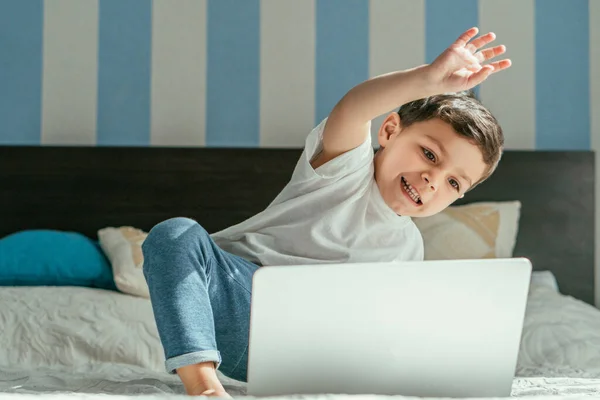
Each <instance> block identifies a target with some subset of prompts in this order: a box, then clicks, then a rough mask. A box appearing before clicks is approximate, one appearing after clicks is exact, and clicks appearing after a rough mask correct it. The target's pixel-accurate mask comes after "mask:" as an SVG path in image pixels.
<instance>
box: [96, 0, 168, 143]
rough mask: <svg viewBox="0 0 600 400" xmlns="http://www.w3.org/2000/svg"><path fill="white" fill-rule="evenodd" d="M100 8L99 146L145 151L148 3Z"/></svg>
mask: <svg viewBox="0 0 600 400" xmlns="http://www.w3.org/2000/svg"><path fill="white" fill-rule="evenodd" d="M99 7H100V8H99V38H98V123H97V132H98V137H97V143H98V144H99V145H113V146H146V145H149V143H150V69H151V32H152V1H151V0H127V1H123V0H102V1H100V2H99ZM173 62H177V60H173Z"/></svg>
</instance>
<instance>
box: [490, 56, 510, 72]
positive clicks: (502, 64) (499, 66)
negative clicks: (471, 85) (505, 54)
mask: <svg viewBox="0 0 600 400" xmlns="http://www.w3.org/2000/svg"><path fill="white" fill-rule="evenodd" d="M487 65H490V66H492V67H494V71H492V72H493V73H496V72H500V71H502V70H505V69H507V68H509V67H510V66H511V65H512V61H511V60H510V59H509V58H507V59H506V60H500V61H496V62H493V63H491V64H487Z"/></svg>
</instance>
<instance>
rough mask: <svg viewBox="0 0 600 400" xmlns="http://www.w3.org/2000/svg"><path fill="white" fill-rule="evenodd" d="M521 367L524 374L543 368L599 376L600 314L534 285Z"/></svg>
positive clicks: (522, 348)
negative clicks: (582, 372)
mask: <svg viewBox="0 0 600 400" xmlns="http://www.w3.org/2000/svg"><path fill="white" fill-rule="evenodd" d="M518 364H519V369H520V370H523V371H527V370H533V371H536V370H540V367H544V368H548V369H550V370H556V369H561V368H567V369H570V370H581V371H586V372H589V373H600V310H598V308H596V307H594V306H591V305H589V304H587V303H584V302H582V301H580V300H577V299H575V298H573V297H571V296H566V295H563V294H561V293H559V292H557V291H556V290H555V288H553V287H551V286H548V285H547V284H545V283H539V282H538V283H535V282H532V284H531V286H530V290H529V297H528V301H527V309H526V313H525V320H524V325H523V334H522V338H521V347H520V352H519V363H518Z"/></svg>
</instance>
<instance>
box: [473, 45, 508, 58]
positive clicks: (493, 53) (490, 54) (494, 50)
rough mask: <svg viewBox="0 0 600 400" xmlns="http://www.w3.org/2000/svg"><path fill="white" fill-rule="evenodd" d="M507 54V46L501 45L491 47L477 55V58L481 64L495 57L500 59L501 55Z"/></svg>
mask: <svg viewBox="0 0 600 400" xmlns="http://www.w3.org/2000/svg"><path fill="white" fill-rule="evenodd" d="M505 52H506V46H504V45H503V44H501V45H500V46H496V47H490V48H489V49H483V50H481V51H479V52H477V53H475V57H477V60H479V62H484V61H486V60H490V59H492V58H494V57H498V56H499V55H500V54H504V53H505Z"/></svg>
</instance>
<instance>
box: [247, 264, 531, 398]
mask: <svg viewBox="0 0 600 400" xmlns="http://www.w3.org/2000/svg"><path fill="white" fill-rule="evenodd" d="M531 270H532V268H531V263H530V261H529V260H527V259H524V258H513V259H492V260H452V261H423V262H401V263H359V264H326V265H303V266H282V267H274V266H269V267H263V268H260V269H259V270H258V271H257V272H256V273H255V274H254V278H253V289H252V298H251V314H250V337H249V353H248V376H247V378H248V382H247V383H248V384H247V394H248V395H250V396H283V395H302V394H351V395H352V394H379V395H404V396H418V397H507V396H510V394H511V388H512V382H513V379H514V376H515V369H516V365H517V357H518V352H519V346H520V339H521V332H522V328H523V319H524V315H525V308H526V303H527V294H528V290H529V282H530V278H531Z"/></svg>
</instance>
